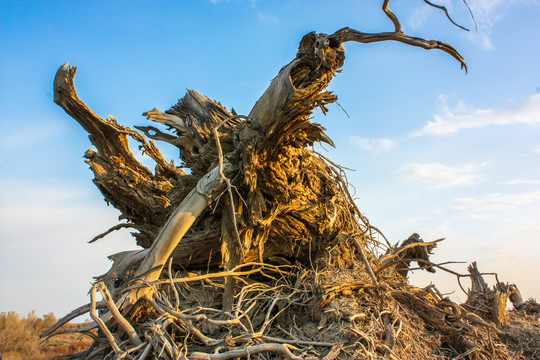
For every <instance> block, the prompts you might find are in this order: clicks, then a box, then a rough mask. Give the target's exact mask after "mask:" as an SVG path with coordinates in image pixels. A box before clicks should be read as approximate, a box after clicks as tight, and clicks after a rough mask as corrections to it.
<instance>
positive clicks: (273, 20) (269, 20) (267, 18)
mask: <svg viewBox="0 0 540 360" xmlns="http://www.w3.org/2000/svg"><path fill="white" fill-rule="evenodd" d="M257 19H258V20H259V22H261V23H265V24H274V25H281V21H279V19H278V18H277V17H275V16H272V15H269V14H265V13H263V12H261V11H258V12H257Z"/></svg>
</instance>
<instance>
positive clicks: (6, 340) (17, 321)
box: [0, 311, 90, 360]
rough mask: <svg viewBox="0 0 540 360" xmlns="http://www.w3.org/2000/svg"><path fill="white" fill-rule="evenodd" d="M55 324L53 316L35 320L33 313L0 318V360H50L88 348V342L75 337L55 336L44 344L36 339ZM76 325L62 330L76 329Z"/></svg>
mask: <svg viewBox="0 0 540 360" xmlns="http://www.w3.org/2000/svg"><path fill="white" fill-rule="evenodd" d="M55 323H56V317H55V316H54V314H53V313H48V314H46V315H44V316H43V317H42V318H39V317H38V316H37V315H36V314H35V312H34V311H32V312H30V313H29V314H28V315H27V316H26V317H21V316H20V315H19V314H17V313H16V312H14V311H10V312H8V313H4V312H3V313H1V314H0V357H1V358H2V359H3V360H23V359H35V360H51V359H58V358H59V357H60V356H62V355H66V354H73V353H76V352H79V351H82V350H84V349H86V348H87V347H88V345H89V344H90V339H89V338H87V337H82V336H81V335H78V334H64V335H59V336H55V337H53V338H51V339H49V340H48V341H47V342H44V341H42V340H41V339H40V338H39V336H40V335H41V334H42V333H43V332H44V331H45V330H47V329H48V328H50V327H51V326H52V325H54V324H55ZM79 326H80V325H77V324H69V325H68V326H67V327H66V330H67V328H71V329H76V328H78V327H79Z"/></svg>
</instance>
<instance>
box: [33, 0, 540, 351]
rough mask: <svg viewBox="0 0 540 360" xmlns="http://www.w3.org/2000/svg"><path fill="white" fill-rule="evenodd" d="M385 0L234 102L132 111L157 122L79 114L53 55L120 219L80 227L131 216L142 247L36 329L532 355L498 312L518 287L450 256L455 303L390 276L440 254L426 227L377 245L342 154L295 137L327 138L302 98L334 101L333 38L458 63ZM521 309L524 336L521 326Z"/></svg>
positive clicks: (150, 345)
mask: <svg viewBox="0 0 540 360" xmlns="http://www.w3.org/2000/svg"><path fill="white" fill-rule="evenodd" d="M425 2H426V3H427V4H429V5H431V6H436V7H438V8H441V9H443V10H444V11H445V13H446V14H447V16H448V13H447V12H446V9H445V8H444V7H440V6H438V5H434V4H432V3H430V2H428V1H425ZM388 3H389V0H385V1H384V3H383V7H382V9H383V11H384V13H385V14H386V15H387V16H388V18H389V19H390V20H391V21H392V23H393V25H394V31H393V32H387V33H376V34H369V33H363V32H360V31H357V30H353V29H350V28H344V29H341V30H339V31H337V32H335V33H334V34H331V35H327V34H317V33H315V32H312V33H309V34H307V35H305V36H304V37H303V39H302V41H301V42H300V45H299V49H298V53H297V54H296V57H295V58H294V59H293V60H292V61H291V62H290V63H289V64H287V65H286V66H284V67H283V68H282V69H281V71H280V72H279V74H278V75H277V76H276V78H275V79H274V80H273V81H272V83H271V84H270V86H269V87H268V89H267V90H266V92H265V93H264V94H263V95H262V96H261V97H260V99H259V100H258V101H257V103H256V104H255V106H254V107H253V109H252V110H251V112H250V113H249V114H248V115H246V116H243V115H237V114H236V113H234V111H232V112H229V111H228V110H227V109H225V108H224V107H223V106H222V105H221V104H220V103H218V102H215V101H212V100H210V99H209V98H207V97H204V96H202V95H200V94H198V93H197V92H196V91H193V90H189V91H188V92H187V94H186V95H185V96H184V98H182V99H180V100H179V101H178V103H177V104H176V105H174V106H173V107H172V108H171V109H169V110H167V111H165V112H162V111H160V110H157V109H153V110H150V111H148V112H146V113H144V114H143V115H145V116H146V117H147V118H148V120H151V121H154V122H157V123H159V124H162V125H164V126H165V128H167V129H168V130H164V129H165V128H164V127H163V126H160V127H159V128H158V127H155V126H144V127H136V128H137V129H138V130H139V131H140V132H138V131H136V130H133V129H130V128H128V127H124V126H121V125H119V124H118V123H117V121H116V119H115V118H114V117H112V116H111V117H110V119H102V118H100V117H99V116H97V115H96V114H95V113H94V112H93V111H92V110H91V109H90V108H89V107H88V106H86V104H85V103H84V102H82V101H81V100H80V99H79V98H78V96H77V93H76V91H75V86H74V77H75V73H76V68H75V67H71V66H67V65H64V66H62V67H61V68H60V69H59V70H58V72H57V74H56V78H55V80H54V101H55V102H56V103H57V104H58V105H59V106H61V107H62V108H63V109H64V110H65V111H66V112H67V113H68V114H69V115H70V116H71V117H73V118H74V119H75V120H76V121H77V122H78V123H79V124H80V125H81V126H82V127H83V128H84V129H85V130H86V131H87V132H88V133H89V134H90V136H89V138H90V141H91V142H92V144H93V145H94V146H95V148H96V150H88V151H87V152H86V154H85V158H86V159H87V160H86V162H87V163H88V164H89V165H90V168H91V170H92V171H93V173H94V176H95V177H94V180H93V181H94V183H95V185H96V186H97V187H98V188H99V190H100V191H101V193H102V194H103V196H104V197H105V200H106V201H107V203H110V204H112V205H113V206H114V207H115V208H117V209H118V210H119V211H120V212H121V216H120V219H121V220H126V221H125V222H122V223H120V224H119V225H117V226H115V227H113V228H112V229H110V230H109V231H107V232H106V233H104V234H101V235H99V236H97V237H96V238H94V239H93V240H92V241H95V240H97V239H99V238H101V237H103V236H105V235H107V234H108V233H109V232H111V231H114V230H118V229H121V228H132V229H133V230H134V231H133V232H132V234H133V236H134V237H135V238H136V241H137V244H138V245H140V246H141V247H142V248H143V249H142V250H137V251H126V252H122V253H118V254H114V255H112V256H110V258H111V260H113V262H114V263H113V265H112V267H111V269H110V270H109V271H108V272H107V273H106V274H104V275H102V276H98V277H97V278H96V280H97V282H96V283H95V284H94V286H93V287H92V289H91V293H90V295H91V296H90V297H91V302H90V304H88V305H84V306H81V307H80V308H78V309H75V310H74V311H73V312H71V313H70V314H68V315H66V316H65V317H64V318H62V319H61V320H60V321H59V322H58V323H57V324H56V325H55V326H54V327H52V328H51V329H50V330H49V331H47V332H46V333H45V334H44V336H51V334H53V333H54V331H56V330H58V329H59V328H60V327H61V326H62V325H63V324H65V323H66V322H68V321H70V320H71V319H73V318H75V317H77V316H79V315H82V314H85V313H88V312H89V313H90V316H91V318H92V319H93V320H94V321H93V322H92V323H91V324H90V325H88V326H86V327H84V328H82V329H79V331H80V332H83V333H86V334H88V335H89V336H93V337H94V338H95V342H94V344H93V345H92V346H91V347H90V348H89V349H88V350H87V351H85V352H83V353H79V354H77V355H76V356H75V357H76V358H84V359H94V358H105V357H116V358H133V359H149V358H163V359H214V360H218V359H235V358H253V359H256V358H257V359H259V358H260V359H269V358H283V357H285V358H287V359H323V358H324V359H327V360H330V359H352V358H394V359H395V358H403V359H404V358H417V359H418V358H423V359H428V358H441V357H443V358H444V357H455V358H456V359H461V358H466V357H469V358H471V359H472V358H474V359H502V358H506V357H507V356H508V354H509V353H510V352H512V351H513V352H514V354H516V353H519V351H521V352H522V353H523V354H529V353H530V354H533V353H534V352H535V351H536V353H534V354H537V355H538V352H537V351H538V348H539V347H540V345H539V344H538V340H536V342H535V343H533V344H532V345H531V343H529V344H528V345H527V346H528V347H527V346H524V347H521V348H520V347H519V346H518V345H516V343H519V341H517V340H519V336H523V332H521V333H516V334H514V335H512V334H509V332H508V331H505V330H504V328H503V327H504V326H505V324H507V322H508V321H507V315H506V310H505V307H506V299H507V298H508V296H510V298H511V299H513V300H514V304H517V305H516V306H517V307H519V306H521V307H523V309H529V308H530V309H529V312H534V309H536V308H534V306H535V303H534V302H532V301H529V302H524V301H523V300H522V299H521V297H520V296H519V292H518V291H517V288H516V287H515V286H513V285H505V284H502V283H500V282H498V281H497V285H496V287H495V288H493V289H490V288H489V287H488V286H487V285H486V284H485V282H484V281H483V280H482V274H481V273H479V272H478V269H477V268H476V265H474V267H471V269H470V271H471V272H470V274H468V275H461V274H457V273H456V275H457V276H458V279H459V278H460V277H463V276H470V277H472V278H473V279H475V280H474V281H473V287H472V289H471V291H470V293H469V295H470V296H469V300H468V302H467V303H466V304H463V305H459V304H456V303H454V302H453V301H451V300H450V299H449V298H447V297H445V296H443V295H441V294H440V293H439V292H438V290H437V289H436V287H434V286H430V287H427V288H424V289H418V288H416V287H414V286H411V285H408V284H407V274H408V271H409V270H410V269H412V268H411V267H410V264H411V262H417V263H418V267H417V268H415V269H418V268H421V269H426V270H428V271H432V272H434V271H435V269H436V268H440V269H443V270H447V271H451V270H448V269H446V268H445V267H443V266H442V265H441V264H434V263H432V262H431V261H430V260H429V254H430V253H431V251H432V250H433V248H434V247H435V246H436V243H437V242H438V241H440V240H435V241H431V242H423V240H422V239H421V238H420V236H418V235H417V234H413V235H411V236H410V237H409V238H408V239H407V240H405V241H403V242H402V243H401V244H399V243H397V244H396V245H391V244H390V242H389V241H388V240H387V239H386V238H385V237H384V235H383V234H382V233H381V232H380V231H379V230H378V229H377V228H375V227H374V226H372V225H371V224H370V223H369V222H368V220H367V219H366V218H365V217H364V216H363V215H362V213H361V212H360V211H359V209H358V207H357V206H356V204H355V202H354V201H353V199H352V197H351V195H350V193H349V191H348V183H347V181H346V177H345V174H344V171H343V169H342V168H340V167H339V166H338V165H336V164H334V163H333V162H332V161H330V160H329V159H327V158H325V157H324V156H323V155H321V154H319V153H317V152H316V151H314V150H312V149H310V148H308V146H310V145H312V144H314V143H316V142H324V143H328V144H330V145H333V144H332V141H331V140H330V139H329V138H328V137H327V136H326V135H325V133H324V128H323V127H321V126H320V125H318V124H315V123H312V122H311V121H310V115H311V114H312V112H313V111H314V110H316V109H320V110H321V111H322V112H323V113H326V111H327V108H326V105H328V104H331V103H334V102H335V101H336V100H337V97H336V96H335V95H334V94H332V93H331V92H329V91H327V90H326V88H327V86H328V84H329V83H330V81H331V80H332V78H333V77H334V75H335V74H336V72H338V71H339V70H340V68H341V67H342V66H343V64H344V61H345V50H344V48H343V44H345V43H347V42H357V43H363V44H367V43H372V42H380V41H397V42H401V43H405V44H408V45H411V46H415V47H420V48H423V49H437V50H442V51H444V52H446V53H447V54H449V55H451V56H452V57H454V58H455V59H456V60H457V61H458V62H459V63H460V64H461V67H462V68H466V65H465V62H464V60H463V58H462V57H461V55H460V54H459V53H458V52H457V51H456V50H455V49H454V48H453V47H451V46H450V45H448V44H445V43H443V42H439V41H433V40H432V41H427V40H424V39H421V38H417V37H412V36H409V35H406V34H404V33H403V32H402V29H401V25H400V22H399V20H398V18H397V17H396V16H395V15H394V14H393V13H392V12H391V11H390V9H389V8H388ZM448 18H450V17H448ZM450 20H451V19H450ZM141 132H142V133H141ZM143 134H144V135H145V136H144V135H143ZM129 138H131V139H133V140H135V141H136V142H138V143H139V144H140V149H142V151H143V153H144V154H146V155H147V156H150V157H151V158H152V159H153V160H154V161H155V162H156V168H155V171H153V172H152V171H151V170H149V169H148V168H146V167H145V166H143V165H142V164H141V163H140V162H139V161H138V160H137V159H136V157H135V156H134V155H133V153H132V152H131V151H130V149H129V146H128V139H129ZM147 138H149V139H150V140H147ZM153 140H159V141H164V142H167V143H169V144H172V145H174V146H176V147H177V148H178V149H179V150H180V158H181V160H182V162H183V164H182V166H181V167H177V166H175V164H174V162H171V163H169V162H167V161H166V160H165V159H164V158H163V156H162V155H161V153H160V151H159V150H158V148H157V147H156V145H155V143H154V141H153ZM182 168H189V172H185V171H184V170H182ZM398 245H399V246H398ZM98 291H99V292H100V293H101V295H102V298H103V300H101V301H97V299H96V293H97V292H98ZM494 304H496V306H495V305H494ZM531 309H532V310H531ZM98 310H99V314H98ZM524 316H525V315H524ZM523 321H525V320H523ZM506 326H508V325H506ZM531 326H532V325H531ZM535 326H536V325H535ZM535 326H532V327H531V328H530V329H529V330H528V331H529V332H530V334H531V336H533V335H534V334H535V333H536V334H538V333H539V327H538V326H536V327H535ZM96 328H97V329H98V331H97V332H96V331H95V329H96ZM527 334H528V333H527ZM512 336H515V337H516V339H517V340H516V341H514V342H513V343H512V339H513V338H512ZM505 344H506V345H505ZM512 344H514V345H512ZM512 346H513V347H512ZM535 346H536V347H535ZM531 349H532V350H531ZM527 351H529V353H527ZM518 356H519V354H518ZM524 356H528V355H524Z"/></svg>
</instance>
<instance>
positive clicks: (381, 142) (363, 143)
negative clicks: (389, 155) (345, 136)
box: [351, 136, 396, 153]
mask: <svg viewBox="0 0 540 360" xmlns="http://www.w3.org/2000/svg"><path fill="white" fill-rule="evenodd" d="M351 141H352V143H353V144H354V145H356V146H359V147H361V148H362V149H364V150H368V151H372V152H374V153H380V152H383V151H387V150H390V149H391V148H393V147H394V146H396V143H395V141H393V140H390V139H385V138H381V139H365V138H362V137H359V136H352V137H351Z"/></svg>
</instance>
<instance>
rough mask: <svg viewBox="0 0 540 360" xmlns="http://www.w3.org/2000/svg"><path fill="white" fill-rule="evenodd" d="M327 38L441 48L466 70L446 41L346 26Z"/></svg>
mask: <svg viewBox="0 0 540 360" xmlns="http://www.w3.org/2000/svg"><path fill="white" fill-rule="evenodd" d="M329 38H330V39H333V40H334V41H337V42H338V43H339V44H343V43H346V42H349V41H353V42H358V43H361V44H369V43H374V42H381V41H397V42H400V43H403V44H407V45H411V46H415V47H419V48H422V49H426V50H432V49H436V50H441V51H444V52H445V53H447V54H449V55H450V56H452V57H453V58H454V59H456V60H457V61H459V63H460V64H461V68H462V69H465V72H467V64H466V63H465V60H464V59H463V57H462V56H461V54H460V53H459V52H458V51H457V50H456V49H454V48H453V47H452V46H450V45H448V44H447V43H444V42H441V41H437V40H425V39H422V38H418V37H414V36H410V35H406V34H403V33H399V32H386V33H376V34H372V33H364V32H361V31H358V30H354V29H351V28H348V27H346V28H343V29H341V30H338V31H336V32H335V33H334V34H332V35H330V36H329Z"/></svg>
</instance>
